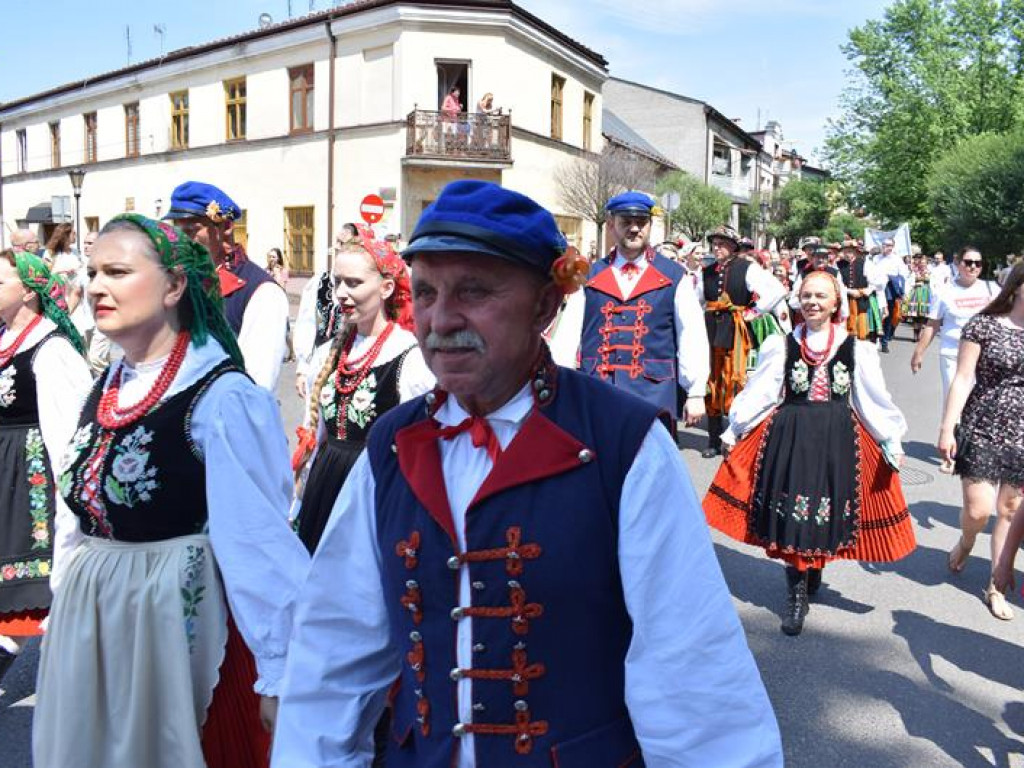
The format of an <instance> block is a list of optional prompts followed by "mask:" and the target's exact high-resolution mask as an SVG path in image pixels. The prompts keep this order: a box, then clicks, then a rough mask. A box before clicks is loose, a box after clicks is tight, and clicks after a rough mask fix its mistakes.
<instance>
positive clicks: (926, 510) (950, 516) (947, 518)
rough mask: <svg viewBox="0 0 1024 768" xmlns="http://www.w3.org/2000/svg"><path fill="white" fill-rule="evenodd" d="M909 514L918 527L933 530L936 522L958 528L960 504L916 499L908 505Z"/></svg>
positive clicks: (954, 528)
mask: <svg viewBox="0 0 1024 768" xmlns="http://www.w3.org/2000/svg"><path fill="white" fill-rule="evenodd" d="M908 508H909V509H910V514H911V516H912V517H913V518H914V522H915V523H916V524H917V526H918V527H919V528H924V529H925V530H929V531H931V530H934V529H935V524H936V523H941V524H942V525H944V526H946V527H947V528H952V529H953V530H958V529H959V528H960V505H959V504H943V503H942V502H939V501H931V500H928V501H917V502H914V503H912V504H909V505H908Z"/></svg>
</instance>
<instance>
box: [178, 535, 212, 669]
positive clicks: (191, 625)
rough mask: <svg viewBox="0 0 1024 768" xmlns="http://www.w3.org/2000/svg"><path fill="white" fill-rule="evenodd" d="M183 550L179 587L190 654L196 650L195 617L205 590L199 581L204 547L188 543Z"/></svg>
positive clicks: (204, 561)
mask: <svg viewBox="0 0 1024 768" xmlns="http://www.w3.org/2000/svg"><path fill="white" fill-rule="evenodd" d="M185 551H186V552H187V555H186V558H187V559H186V560H185V585H184V586H183V587H182V588H181V602H182V613H183V614H184V617H185V637H186V638H188V652H189V653H190V654H192V653H195V650H196V619H197V618H199V604H200V603H201V602H203V598H204V597H205V592H206V585H205V584H202V583H201V582H199V579H200V578H201V577H202V574H203V568H204V566H205V564H206V547H199V546H195V545H194V544H189V545H188V546H186V547H185Z"/></svg>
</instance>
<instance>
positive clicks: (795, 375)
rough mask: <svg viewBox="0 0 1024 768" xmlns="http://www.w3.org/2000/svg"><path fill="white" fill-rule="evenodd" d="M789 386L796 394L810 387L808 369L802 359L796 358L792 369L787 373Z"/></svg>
mask: <svg viewBox="0 0 1024 768" xmlns="http://www.w3.org/2000/svg"><path fill="white" fill-rule="evenodd" d="M789 386H790V388H791V389H792V390H793V391H794V392H795V393H796V394H798V395H799V394H802V393H803V392H806V391H807V390H808V389H810V388H811V376H810V370H809V369H808V368H807V363H805V362H804V361H803V360H797V361H796V363H795V364H794V365H793V370H792V371H790V374H789Z"/></svg>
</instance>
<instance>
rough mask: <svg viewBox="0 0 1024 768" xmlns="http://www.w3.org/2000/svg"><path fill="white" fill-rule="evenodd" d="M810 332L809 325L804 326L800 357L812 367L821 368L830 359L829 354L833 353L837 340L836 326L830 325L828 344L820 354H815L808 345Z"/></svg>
mask: <svg viewBox="0 0 1024 768" xmlns="http://www.w3.org/2000/svg"><path fill="white" fill-rule="evenodd" d="M809 333H810V331H809V330H808V328H807V324H806V323H805V324H804V332H803V334H802V337H801V339H800V357H802V358H803V360H804V362H805V363H807V364H808V365H810V366H815V367H816V366H819V365H821V364H822V363H823V362H825V360H827V359H828V355H829V352H831V351H832V343H833V342H834V341H835V340H836V324H835V323H829V324H828V343H826V344H825V348H824V349H823V350H821V351H820V352H815V351H814V350H813V349H811V348H810V347H809V346H808V345H807V336H808V334H809Z"/></svg>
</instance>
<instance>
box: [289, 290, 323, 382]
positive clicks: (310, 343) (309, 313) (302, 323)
mask: <svg viewBox="0 0 1024 768" xmlns="http://www.w3.org/2000/svg"><path fill="white" fill-rule="evenodd" d="M322 279H323V274H322V273H317V274H314V275H313V276H312V277H311V278H309V280H308V281H306V285H305V286H303V288H302V296H301V297H300V298H299V311H298V313H297V314H296V315H295V323H294V324H293V325H292V347H293V348H294V349H295V373H296V374H301V375H303V376H309V375H311V374H312V373H313V371H312V370H311V367H312V360H313V353H314V352H315V351H316V350H315V349H314V345H315V344H316V293H317V289H318V288H319V286H320V281H321V280H322Z"/></svg>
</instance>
